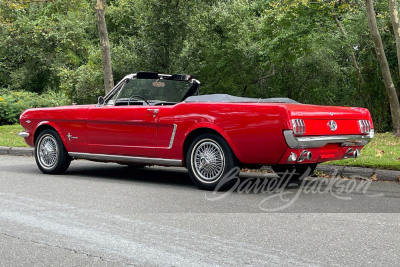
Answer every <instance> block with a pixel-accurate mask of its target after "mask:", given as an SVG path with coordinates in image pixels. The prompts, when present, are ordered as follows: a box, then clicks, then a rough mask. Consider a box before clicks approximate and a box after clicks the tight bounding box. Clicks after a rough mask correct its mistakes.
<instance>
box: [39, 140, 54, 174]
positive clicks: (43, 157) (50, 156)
mask: <svg viewBox="0 0 400 267" xmlns="http://www.w3.org/2000/svg"><path fill="white" fill-rule="evenodd" d="M57 151H58V147H57V141H56V140H55V139H54V137H53V136H51V135H47V136H44V137H42V140H41V141H40V143H39V148H38V156H39V161H40V163H41V164H42V166H43V167H45V168H51V167H53V166H54V165H55V164H56V163H57V160H58V155H57Z"/></svg>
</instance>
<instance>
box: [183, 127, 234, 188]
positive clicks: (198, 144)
mask: <svg viewBox="0 0 400 267" xmlns="http://www.w3.org/2000/svg"><path fill="white" fill-rule="evenodd" d="M186 166H187V168H188V170H189V175H190V178H191V179H192V181H193V182H194V183H195V184H196V185H197V186H198V187H199V188H200V189H204V190H214V189H215V188H218V189H225V188H227V187H229V186H232V185H233V184H234V183H235V181H236V179H237V178H238V177H237V175H238V173H239V171H240V170H239V169H237V170H236V169H234V168H235V167H236V166H237V165H236V160H235V158H234V156H233V153H232V151H231V149H230V147H229V145H228V144H227V143H226V141H225V140H224V139H223V138H222V137H220V136H218V135H216V134H203V135H200V136H198V137H197V138H196V139H194V141H193V142H192V143H191V145H190V147H189V150H188V153H187V155H186ZM230 176H232V177H230Z"/></svg>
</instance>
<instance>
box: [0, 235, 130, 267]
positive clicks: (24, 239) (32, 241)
mask: <svg viewBox="0 0 400 267" xmlns="http://www.w3.org/2000/svg"><path fill="white" fill-rule="evenodd" d="M0 235H3V236H7V237H11V238H14V239H18V240H21V241H28V242H31V243H34V244H38V245H42V246H47V247H51V248H58V249H63V250H67V251H70V252H73V253H75V254H78V255H84V256H86V257H88V258H97V259H100V260H101V261H103V262H115V263H120V264H124V265H129V266H135V264H132V263H127V262H119V261H113V260H110V259H106V258H104V257H101V256H97V255H93V254H89V253H86V252H80V251H78V250H76V249H72V248H68V247H61V246H57V245H51V244H48V243H45V242H40V241H36V240H32V239H27V238H21V237H18V236H14V235H11V234H7V233H0Z"/></svg>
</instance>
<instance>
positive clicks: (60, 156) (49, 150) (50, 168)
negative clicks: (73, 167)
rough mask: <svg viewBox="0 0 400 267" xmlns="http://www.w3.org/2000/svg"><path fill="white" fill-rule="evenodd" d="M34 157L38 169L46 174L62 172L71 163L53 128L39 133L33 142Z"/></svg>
mask: <svg viewBox="0 0 400 267" xmlns="http://www.w3.org/2000/svg"><path fill="white" fill-rule="evenodd" d="M35 159H36V164H37V166H38V167H39V169H40V171H41V172H43V173H46V174H59V173H63V172H64V171H65V170H67V169H68V167H69V164H70V163H71V157H70V156H69V155H68V152H67V150H66V149H65V147H64V144H63V142H62V140H61V138H60V136H59V135H58V133H57V132H56V131H55V130H53V129H46V130H44V131H42V132H41V133H40V134H39V136H38V138H37V139H36V142H35Z"/></svg>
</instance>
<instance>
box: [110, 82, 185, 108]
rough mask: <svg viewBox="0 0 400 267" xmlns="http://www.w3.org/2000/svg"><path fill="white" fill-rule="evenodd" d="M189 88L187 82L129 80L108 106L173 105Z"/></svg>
mask: <svg viewBox="0 0 400 267" xmlns="http://www.w3.org/2000/svg"><path fill="white" fill-rule="evenodd" d="M191 87H192V83H190V82H188V81H175V80H165V79H131V80H129V81H128V82H127V83H125V85H123V86H122V88H121V90H119V93H116V94H115V95H114V97H112V99H111V101H110V102H109V103H108V104H114V103H115V104H120V105H123V104H124V103H125V102H126V103H125V104H139V105H140V104H157V103H171V104H174V103H178V102H180V101H181V100H182V98H183V97H184V96H185V94H186V93H187V92H188V90H189V89H190V88H191ZM146 101H147V103H146ZM128 102H129V103H128Z"/></svg>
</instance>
